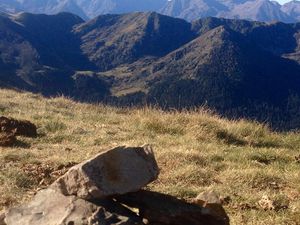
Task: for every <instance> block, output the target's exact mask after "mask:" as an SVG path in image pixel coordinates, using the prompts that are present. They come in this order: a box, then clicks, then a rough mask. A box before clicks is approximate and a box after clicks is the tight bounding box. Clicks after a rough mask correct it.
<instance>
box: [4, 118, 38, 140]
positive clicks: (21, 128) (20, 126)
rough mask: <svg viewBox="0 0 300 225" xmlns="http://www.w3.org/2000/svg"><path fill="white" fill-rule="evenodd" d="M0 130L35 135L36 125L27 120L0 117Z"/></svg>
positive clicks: (29, 135)
mask: <svg viewBox="0 0 300 225" xmlns="http://www.w3.org/2000/svg"><path fill="white" fill-rule="evenodd" d="M0 131H3V132H13V131H15V135H16V136H25V137H36V136H37V128H36V126H35V125H34V124H33V123H31V122H30V121H27V120H16V119H13V118H7V117H4V116H1V117H0Z"/></svg>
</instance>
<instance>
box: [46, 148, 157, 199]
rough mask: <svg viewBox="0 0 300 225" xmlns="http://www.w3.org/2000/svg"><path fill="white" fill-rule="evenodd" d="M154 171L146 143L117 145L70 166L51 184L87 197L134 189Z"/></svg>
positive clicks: (151, 153)
mask: <svg viewBox="0 0 300 225" xmlns="http://www.w3.org/2000/svg"><path fill="white" fill-rule="evenodd" d="M158 174H159V170H158V166H157V163H156V160H155V157H154V153H153V151H152V149H151V148H150V147H149V146H146V147H136V148H126V147H117V148H115V149H112V150H109V151H107V152H103V153H100V154H99V155H97V156H96V157H94V158H92V159H90V160H87V161H86V162H83V163H81V164H79V165H77V166H74V167H72V168H71V169H70V170H69V171H68V172H67V173H66V174H65V175H64V176H62V177H60V178H59V179H58V180H57V181H56V182H54V183H53V184H52V187H53V188H57V189H59V190H60V191H61V192H62V193H63V194H64V195H76V196H78V197H80V198H83V199H86V200H88V199H93V198H103V197H107V196H112V195H117V194H125V193H128V192H133V191H138V190H139V189H141V188H142V187H144V186H145V185H147V184H148V183H150V182H152V181H153V180H155V179H157V177H158Z"/></svg>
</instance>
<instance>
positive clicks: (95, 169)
mask: <svg viewBox="0 0 300 225" xmlns="http://www.w3.org/2000/svg"><path fill="white" fill-rule="evenodd" d="M158 173H159V170H158V166H157V163H156V160H155V157H154V153H153V150H152V149H151V147H149V146H144V147H134V148H127V147H118V148H114V149H112V150H109V151H107V152H104V153H100V154H99V155H97V156H96V157H94V158H92V159H90V160H87V161H85V162H83V163H81V164H79V165H77V166H74V167H72V168H71V169H70V170H69V171H68V172H67V173H66V174H65V175H63V176H62V177H60V178H59V179H58V180H56V181H55V182H54V183H53V184H52V185H50V186H49V187H48V188H47V189H45V190H42V191H40V192H38V193H37V195H36V196H35V197H34V198H33V199H32V201H31V202H29V203H25V204H23V205H21V206H19V207H15V208H11V209H8V210H6V211H5V212H2V213H1V212H0V225H40V224H43V225H114V224H115V225H142V224H152V225H185V224H188V225H228V224H229V220H228V217H227V216H224V217H220V216H216V215H215V214H214V212H213V211H212V210H211V209H210V208H207V207H205V206H199V205H197V204H192V203H187V202H185V201H183V200H179V199H176V198H175V197H172V196H169V195H165V194H161V193H157V192H151V191H144V190H140V189H141V188H143V187H144V186H145V185H147V184H148V183H149V182H151V181H153V180H155V179H156V178H157V176H158ZM134 191H135V192H134ZM132 208H135V210H131V209H132ZM137 211H138V213H137Z"/></svg>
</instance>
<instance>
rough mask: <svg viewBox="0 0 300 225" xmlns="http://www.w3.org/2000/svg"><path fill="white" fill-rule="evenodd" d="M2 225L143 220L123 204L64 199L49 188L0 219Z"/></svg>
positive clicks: (138, 223) (136, 223)
mask: <svg viewBox="0 0 300 225" xmlns="http://www.w3.org/2000/svg"><path fill="white" fill-rule="evenodd" d="M1 220H2V221H1ZM0 224H1V225H113V224H115V225H142V224H143V223H142V220H141V219H140V218H138V217H137V216H136V215H135V214H133V213H132V212H130V211H129V210H128V209H126V208H125V207H123V206H122V205H120V204H118V203H116V202H114V201H112V200H105V201H103V202H98V204H94V203H91V202H88V201H85V200H83V199H79V198H77V197H75V196H64V195H63V194H61V193H60V192H57V190H53V189H51V188H48V189H46V190H43V191H40V192H39V193H38V194H37V195H36V196H35V197H34V198H33V200H32V201H31V202H30V203H28V204H24V205H22V206H19V207H16V208H11V209H9V210H8V211H6V212H5V213H3V214H2V216H0Z"/></svg>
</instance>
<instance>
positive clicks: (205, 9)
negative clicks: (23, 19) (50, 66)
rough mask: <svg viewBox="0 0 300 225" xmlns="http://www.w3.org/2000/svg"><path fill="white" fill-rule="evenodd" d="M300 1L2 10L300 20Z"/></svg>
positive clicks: (50, 2) (25, 5)
mask: <svg viewBox="0 0 300 225" xmlns="http://www.w3.org/2000/svg"><path fill="white" fill-rule="evenodd" d="M299 5H300V2H299V1H297V0H294V1H291V2H289V3H286V4H284V5H283V6H281V5H280V4H279V3H278V2H275V1H272V0H122V1H120V0H22V1H18V0H1V2H0V10H1V11H3V12H11V13H16V12H20V11H26V12H32V13H45V14H56V13H58V12H62V11H68V12H72V13H74V14H77V15H79V16H80V17H82V18H84V19H87V18H94V17H97V16H99V15H102V14H123V13H132V12H138V11H141V12H150V11H155V12H159V13H161V14H165V15H168V16H172V17H178V18H183V19H186V20H188V21H192V20H195V19H199V18H203V17H209V16H213V17H225V18H237V19H247V20H257V21H268V22H269V21H274V20H278V21H282V22H294V21H300V6H299Z"/></svg>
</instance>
